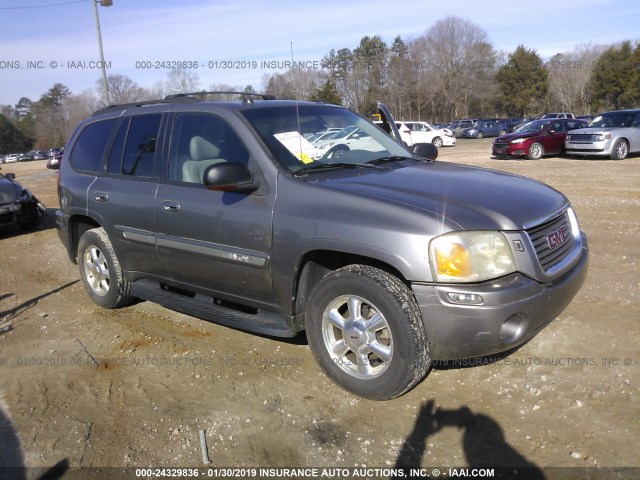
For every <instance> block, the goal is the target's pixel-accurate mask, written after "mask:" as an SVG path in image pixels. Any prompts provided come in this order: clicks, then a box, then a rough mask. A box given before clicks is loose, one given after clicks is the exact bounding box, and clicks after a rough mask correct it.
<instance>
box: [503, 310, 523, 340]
mask: <svg viewBox="0 0 640 480" xmlns="http://www.w3.org/2000/svg"><path fill="white" fill-rule="evenodd" d="M525 331H526V321H525V319H524V316H523V315H521V314H519V313H517V314H515V315H511V316H510V317H509V318H508V319H507V320H506V321H505V322H504V323H503V324H502V326H501V327H500V340H501V341H502V343H506V344H509V343H515V342H517V341H518V340H520V338H522V336H523V335H524V333H525Z"/></svg>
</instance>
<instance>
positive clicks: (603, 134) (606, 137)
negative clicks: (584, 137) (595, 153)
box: [597, 133, 611, 141]
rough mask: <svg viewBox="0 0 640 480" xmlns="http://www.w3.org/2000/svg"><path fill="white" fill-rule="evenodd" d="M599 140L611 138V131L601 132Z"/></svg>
mask: <svg viewBox="0 0 640 480" xmlns="http://www.w3.org/2000/svg"><path fill="white" fill-rule="evenodd" d="M597 138H598V140H600V141H602V140H611V134H610V133H601V134H600V135H598V137H597Z"/></svg>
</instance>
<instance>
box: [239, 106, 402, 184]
mask: <svg viewBox="0 0 640 480" xmlns="http://www.w3.org/2000/svg"><path fill="white" fill-rule="evenodd" d="M242 115H243V116H244V117H245V118H246V119H247V120H248V121H249V123H250V124H251V125H252V126H253V128H254V129H255V130H256V132H257V133H258V135H259V136H260V138H261V139H262V140H263V141H264V143H265V144H266V145H267V147H268V148H269V150H270V151H271V153H272V155H273V157H274V158H275V159H276V160H277V161H278V163H280V165H282V166H283V167H285V168H287V169H288V170H290V171H291V172H295V171H298V170H300V169H305V168H307V167H314V166H322V164H330V163H335V162H338V161H339V162H341V163H350V164H357V165H361V164H365V163H367V162H371V161H375V160H377V159H380V158H384V157H388V156H400V157H408V156H410V153H409V152H408V151H407V150H405V149H404V148H403V147H402V146H400V145H399V144H398V143H396V142H395V141H394V140H393V139H392V138H391V137H389V136H388V135H387V134H386V133H384V131H382V130H381V129H380V128H378V127H376V126H375V125H373V124H372V123H371V122H369V121H368V120H366V119H365V118H363V117H360V116H359V115H356V114H355V113H353V112H351V111H350V110H347V109H346V108H339V107H333V106H329V105H299V106H297V107H296V106H295V105H292V106H274V107H261V108H250V109H246V110H243V111H242ZM330 129H336V130H335V131H334V133H332V134H331V135H327V136H324V137H323V136H319V137H317V138H320V139H319V140H315V141H314V142H313V143H312V142H310V141H309V140H308V138H312V136H313V135H315V134H318V133H321V132H326V131H329V130H330Z"/></svg>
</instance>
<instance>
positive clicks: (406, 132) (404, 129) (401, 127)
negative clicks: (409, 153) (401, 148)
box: [396, 122, 416, 147]
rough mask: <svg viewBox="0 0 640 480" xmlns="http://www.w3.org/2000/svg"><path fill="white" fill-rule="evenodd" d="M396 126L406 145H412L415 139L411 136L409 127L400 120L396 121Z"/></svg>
mask: <svg viewBox="0 0 640 480" xmlns="http://www.w3.org/2000/svg"><path fill="white" fill-rule="evenodd" d="M396 127H398V131H399V132H400V138H402V141H403V142H404V144H405V145H406V146H407V147H411V146H413V144H414V143H416V141H415V140H414V138H413V132H412V131H411V129H410V128H409V127H408V126H407V125H405V124H404V123H401V122H396Z"/></svg>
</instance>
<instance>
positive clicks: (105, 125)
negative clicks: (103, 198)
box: [70, 118, 117, 173]
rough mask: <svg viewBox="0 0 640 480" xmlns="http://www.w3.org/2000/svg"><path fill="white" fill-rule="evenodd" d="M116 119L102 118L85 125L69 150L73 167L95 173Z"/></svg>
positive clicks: (98, 168)
mask: <svg viewBox="0 0 640 480" xmlns="http://www.w3.org/2000/svg"><path fill="white" fill-rule="evenodd" d="M116 122H117V119H115V118H113V119H109V120H103V121H99V122H95V123H91V124H89V125H87V126H86V127H85V128H84V130H82V133H80V136H79V137H78V141H77V142H76V144H75V146H74V147H73V151H72V152H71V157H70V163H71V165H72V166H73V168H75V169H77V170H80V171H83V172H91V173H97V172H98V170H100V165H102V160H103V159H104V156H105V151H106V149H107V143H108V141H109V139H110V138H111V132H112V130H113V127H114V125H115V124H116Z"/></svg>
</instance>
